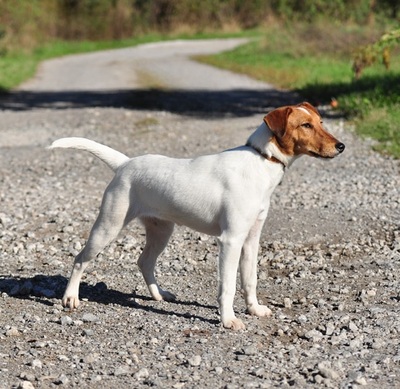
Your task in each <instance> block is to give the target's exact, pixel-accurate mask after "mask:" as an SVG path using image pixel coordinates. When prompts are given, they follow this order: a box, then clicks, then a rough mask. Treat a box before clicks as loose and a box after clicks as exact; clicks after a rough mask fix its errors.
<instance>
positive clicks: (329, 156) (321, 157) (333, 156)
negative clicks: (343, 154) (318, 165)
mask: <svg viewBox="0 0 400 389" xmlns="http://www.w3.org/2000/svg"><path fill="white" fill-rule="evenodd" d="M308 153H309V155H310V156H311V157H314V158H319V159H333V158H335V157H336V156H337V155H338V154H339V153H336V154H335V155H322V154H318V153H316V152H315V151H312V150H308Z"/></svg>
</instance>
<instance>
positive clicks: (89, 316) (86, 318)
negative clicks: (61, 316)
mask: <svg viewBox="0 0 400 389" xmlns="http://www.w3.org/2000/svg"><path fill="white" fill-rule="evenodd" d="M82 321H83V322H86V323H97V322H99V321H100V319H99V318H98V317H97V316H96V315H93V313H85V314H84V315H83V316H82Z"/></svg>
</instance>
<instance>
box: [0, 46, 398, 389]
mask: <svg viewBox="0 0 400 389" xmlns="http://www.w3.org/2000/svg"><path fill="white" fill-rule="evenodd" d="M241 43H242V41H241V40H215V41H194V42H190V41H176V42H165V43H156V44H148V45H143V46H139V47H136V48H130V49H122V50H114V51H107V52H100V53H93V54H87V55H76V56H70V57H65V58H60V59H55V60H52V61H48V62H46V63H44V64H43V65H42V67H41V68H40V70H39V72H38V74H37V76H36V77H35V78H34V79H33V80H31V81H29V82H27V83H26V84H24V85H22V86H21V87H20V88H19V89H18V90H16V91H15V92H14V93H13V94H12V95H10V96H7V97H3V98H2V99H1V100H0V108H1V111H0V263H1V272H0V293H1V296H0V388H1V389H3V388H4V389H5V388H55V387H61V388H71V387H76V388H99V387H101V388H104V389H106V388H120V387H126V388H145V387H159V388H227V389H233V388H274V387H275V388H286V387H294V388H308V387H309V388H320V387H327V388H357V387H365V388H379V389H383V388H395V387H400V345H399V343H400V342H399V339H400V315H399V314H400V307H399V304H400V294H399V279H400V228H399V221H400V198H399V188H400V175H399V162H398V161H395V160H393V159H391V158H389V157H386V156H382V155H379V154H377V153H375V152H373V151H372V150H371V142H367V141H361V140H360V139H359V138H357V137H356V136H354V134H353V133H352V131H351V128H350V127H349V126H348V125H347V123H345V122H343V121H342V120H341V119H340V118H335V117H334V116H333V115H332V113H331V112H329V110H323V108H324V107H322V111H323V112H324V116H325V117H324V121H325V123H326V126H327V128H329V129H330V130H331V131H332V132H333V133H334V134H335V136H337V137H338V138H339V139H340V140H341V141H342V142H344V143H345V144H346V151H345V152H344V153H343V155H341V156H340V157H338V158H336V159H335V160H333V161H330V162H323V161H320V160H316V159H311V158H308V157H303V158H302V159H301V160H299V161H297V162H296V163H295V164H294V165H293V166H292V167H291V168H290V169H289V170H288V172H287V173H286V175H285V177H284V180H283V182H282V184H281V185H280V186H279V187H278V188H277V190H276V192H275V193H274V195H273V198H272V204H271V210H270V216H269V218H268V219H267V223H266V226H265V229H264V233H263V236H262V239H261V248H260V255H259V265H260V266H259V296H260V298H261V300H262V301H263V302H264V303H266V304H268V305H269V306H270V308H271V309H272V310H273V315H272V317H270V318H265V319H259V318H255V317H251V316H248V315H246V314H245V310H244V303H243V299H242V298H241V296H240V292H239V291H238V293H237V297H236V300H235V309H236V311H237V313H238V317H240V318H241V319H242V320H243V321H244V322H245V324H246V326H247V328H246V330H245V331H242V332H232V331H229V330H225V329H223V328H222V327H221V326H220V324H219V317H218V313H217V304H216V282H217V280H216V254H217V247H216V244H215V242H214V239H212V238H209V237H207V236H205V235H202V234H199V233H196V232H193V231H190V230H188V229H186V228H183V227H178V228H176V231H175V234H174V236H173V238H172V240H171V243H170V245H169V246H168V248H167V250H166V251H165V253H164V254H163V256H162V258H160V261H159V265H158V271H157V272H158V278H159V281H160V283H161V285H162V286H164V287H166V288H167V289H169V290H171V291H173V292H174V293H175V294H176V295H177V298H178V300H177V301H176V302H175V303H166V302H155V301H152V300H150V299H149V297H148V292H147V289H146V287H145V284H144V281H143V280H142V278H141V275H140V274H139V271H138V268H137V265H136V258H137V257H138V255H139V253H140V251H141V249H142V247H143V243H144V236H143V230H142V229H141V227H140V226H139V225H137V224H132V225H131V226H129V228H128V229H126V230H125V231H124V233H123V234H121V235H120V237H119V238H118V239H117V240H116V241H115V242H114V243H112V244H111V245H110V246H109V247H108V248H107V249H106V250H105V251H104V252H103V253H102V254H100V255H99V256H98V258H97V259H96V260H95V261H94V262H93V263H92V264H91V266H90V267H89V269H88V271H87V273H86V276H85V277H84V279H83V282H82V285H81V298H82V300H83V303H82V304H81V306H80V308H79V309H78V310H77V311H74V312H69V311H65V310H63V308H62V307H61V305H60V299H61V296H62V293H63V291H64V288H65V286H66V283H67V277H69V272H70V269H71V267H72V263H73V257H74V255H76V254H77V252H79V250H80V249H81V248H82V246H83V245H84V242H85V239H86V238H87V236H88V230H89V228H90V227H91V225H92V223H93V221H94V219H95V217H96V214H97V210H98V207H99V204H100V200H101V196H102V193H103V191H104V189H105V186H106V185H107V183H108V181H109V180H110V178H111V176H112V175H111V172H110V171H109V170H108V169H107V168H106V167H105V166H104V165H103V164H102V163H101V162H100V161H98V160H97V159H95V158H94V157H92V156H91V155H89V154H87V153H84V152H79V151H73V150H56V151H52V152H50V151H48V150H46V149H45V147H46V146H47V145H49V144H50V143H51V141H52V140H54V139H56V138H59V137H63V136H84V137H88V138H91V139H94V140H97V141H100V142H102V143H105V144H108V145H110V146H111V147H113V148H116V149H118V150H121V151H123V152H124V153H126V154H128V155H132V156H134V155H139V154H144V153H161V154H166V155H169V156H177V157H187V156H195V155H201V154H206V153H214V152H217V151H219V150H223V149H226V148H230V147H233V146H236V145H240V144H244V142H245V141H246V139H247V137H248V135H249V134H250V133H251V132H252V131H253V130H254V129H255V128H256V127H257V126H258V125H259V124H260V122H261V120H262V117H263V115H264V114H265V113H266V112H267V111H268V110H270V109H271V108H272V107H276V106H280V105H282V104H285V103H293V102H298V101H299V100H298V98H297V97H296V96H293V95H291V94H289V93H287V92H284V91H277V90H274V89H273V88H272V87H271V86H270V85H267V84H264V83H260V82H257V81H254V80H252V79H250V78H248V77H245V76H241V75H236V74H232V73H230V72H227V71H222V70H217V69H214V68H212V67H209V66H206V65H203V64H198V63H196V62H194V61H192V60H191V59H189V57H190V56H193V55H197V54H202V53H213V52H217V51H220V50H224V49H229V48H232V47H234V46H235V45H238V44H241Z"/></svg>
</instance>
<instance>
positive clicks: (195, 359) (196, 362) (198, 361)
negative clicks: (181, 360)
mask: <svg viewBox="0 0 400 389" xmlns="http://www.w3.org/2000/svg"><path fill="white" fill-rule="evenodd" d="M188 363H189V365H190V366H200V364H201V356H200V355H194V356H193V357H192V358H189V359H188Z"/></svg>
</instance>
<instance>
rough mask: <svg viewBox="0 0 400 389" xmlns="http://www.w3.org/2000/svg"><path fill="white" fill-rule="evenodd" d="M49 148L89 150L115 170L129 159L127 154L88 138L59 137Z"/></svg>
mask: <svg viewBox="0 0 400 389" xmlns="http://www.w3.org/2000/svg"><path fill="white" fill-rule="evenodd" d="M48 148H49V149H55V148H66V149H79V150H86V151H89V153H92V154H93V155H94V156H96V157H98V158H99V159H101V160H102V161H103V162H105V163H106V164H107V165H108V166H109V167H110V169H112V170H114V171H116V170H117V169H118V168H119V167H120V166H121V165H122V164H124V163H125V162H127V161H128V160H129V158H128V157H127V156H126V155H125V154H122V153H120V152H119V151H117V150H114V149H112V148H111V147H108V146H104V145H102V144H100V143H97V142H95V141H93V140H90V139H86V138H61V139H57V140H56V141H54V142H53V143H52V145H51V146H49V147H48Z"/></svg>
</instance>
